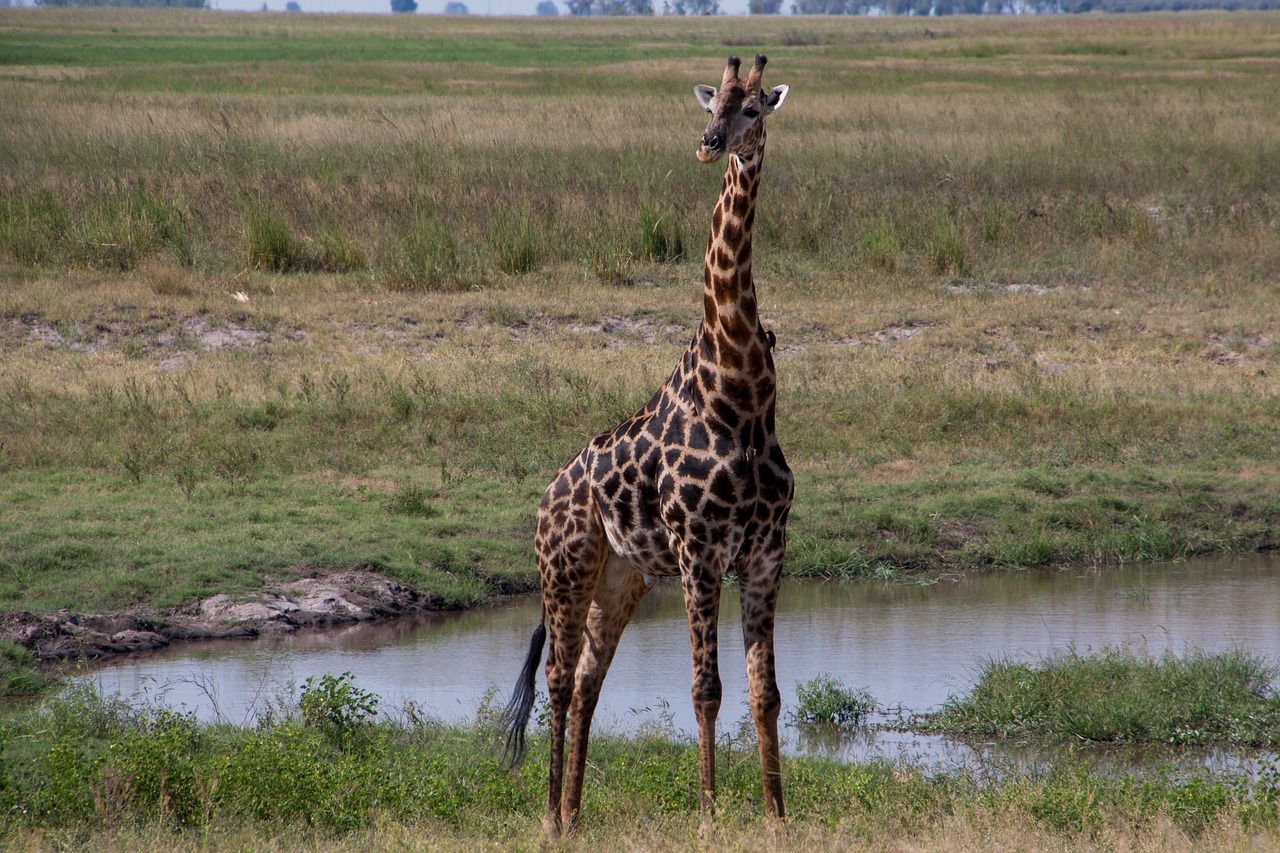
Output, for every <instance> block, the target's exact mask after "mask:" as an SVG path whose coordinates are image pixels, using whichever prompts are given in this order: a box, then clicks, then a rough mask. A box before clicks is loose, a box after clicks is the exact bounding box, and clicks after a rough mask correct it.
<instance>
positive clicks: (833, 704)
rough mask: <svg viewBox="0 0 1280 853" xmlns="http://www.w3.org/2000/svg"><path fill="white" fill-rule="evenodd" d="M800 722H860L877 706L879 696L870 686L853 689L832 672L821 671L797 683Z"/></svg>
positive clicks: (795, 716) (795, 717)
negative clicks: (833, 675)
mask: <svg viewBox="0 0 1280 853" xmlns="http://www.w3.org/2000/svg"><path fill="white" fill-rule="evenodd" d="M796 703H797V704H796V710H795V712H794V713H793V714H792V718H793V720H794V721H795V722H796V723H798V724H805V723H808V724H817V725H830V726H837V727H840V728H845V727H849V726H856V725H859V724H861V723H862V721H863V720H864V719H866V717H867V715H868V714H870V713H871V712H873V711H874V710H875V709H876V700H875V698H874V697H873V696H872V695H871V694H870V693H869V692H867V691H866V690H853V689H850V688H849V687H846V686H845V685H844V683H843V682H841V681H839V680H838V679H836V678H833V677H832V676H830V675H826V674H822V675H818V676H817V677H816V678H813V679H811V680H809V681H804V682H801V683H799V684H797V685H796Z"/></svg>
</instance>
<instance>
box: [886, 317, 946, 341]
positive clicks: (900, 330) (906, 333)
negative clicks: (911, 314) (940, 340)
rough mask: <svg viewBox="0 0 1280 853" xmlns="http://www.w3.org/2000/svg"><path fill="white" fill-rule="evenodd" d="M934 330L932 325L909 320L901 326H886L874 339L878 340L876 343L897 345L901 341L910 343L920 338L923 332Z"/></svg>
mask: <svg viewBox="0 0 1280 853" xmlns="http://www.w3.org/2000/svg"><path fill="white" fill-rule="evenodd" d="M932 328H933V324H932V323H925V322H916V321H914V320H908V321H907V322H906V323H903V324H902V325H900V326H885V327H884V328H883V329H881V330H880V331H878V332H876V333H875V335H873V337H874V338H875V339H876V343H881V344H896V343H899V342H901V341H909V340H912V339H914V338H918V337H920V335H921V334H922V333H923V332H925V331H927V330H929V329H932Z"/></svg>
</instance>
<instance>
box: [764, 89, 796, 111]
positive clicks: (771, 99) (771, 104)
mask: <svg viewBox="0 0 1280 853" xmlns="http://www.w3.org/2000/svg"><path fill="white" fill-rule="evenodd" d="M790 91H791V87H790V86H774V87H773V90H772V91H771V92H768V93H767V94H766V95H765V96H764V97H763V98H761V99H760V100H761V102H763V103H764V111H765V114H766V115H767V114H769V113H771V112H774V111H775V110H777V109H778V108H779V107H781V106H782V102H783V101H785V100H786V99H787V92H790Z"/></svg>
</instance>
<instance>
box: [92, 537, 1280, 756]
mask: <svg viewBox="0 0 1280 853" xmlns="http://www.w3.org/2000/svg"><path fill="white" fill-rule="evenodd" d="M738 607H739V601H738V596H737V591H736V590H735V589H733V588H732V587H728V588H726V590H725V594H724V596H723V601H722V607H721V644H720V648H721V677H722V680H723V682H724V703H723V706H722V710H721V717H720V719H721V721H722V723H721V731H722V732H730V731H732V727H733V726H735V725H736V723H737V722H738V720H740V719H741V718H742V717H743V716H744V715H745V714H746V713H747V704H746V695H747V694H746V678H745V672H744V665H743V662H742V654H741V645H740V643H739V642H737V641H736V639H735V638H736V637H737V636H740V621H739V617H738ZM538 612H539V610H538V602H537V600H536V598H535V597H529V598H526V599H522V600H519V601H514V602H510V603H508V604H507V605H505V606H502V607H498V608H492V609H487V610H483V611H472V612H468V613H461V614H432V615H430V616H423V617H419V618H413V619H401V620H397V621H392V622H386V623H381V624H376V625H358V626H351V627H348V628H340V629H336V630H329V631H323V632H319V631H313V632H304V633H300V634H296V635H292V636H285V637H274V638H264V639H260V640H256V641H252V642H244V641H238V642H237V641H226V642H210V643H201V644H185V645H181V646H180V647H178V648H176V649H171V650H166V651H164V652H160V653H157V654H154V655H150V656H146V657H134V658H129V659H126V660H121V661H115V662H111V663H109V664H108V665H107V666H105V667H104V668H102V669H100V670H98V671H97V673H96V674H95V676H94V677H95V678H96V679H97V681H98V682H99V684H100V686H101V687H102V689H103V690H105V691H107V692H119V693H121V694H123V695H126V696H131V695H135V694H138V695H147V696H150V697H160V698H162V699H163V701H164V702H166V703H167V704H169V705H171V706H174V707H184V708H187V709H191V710H194V711H195V712H196V713H197V714H198V715H199V716H200V717H201V718H204V719H214V718H217V717H219V716H221V717H222V718H223V719H227V720H230V721H233V722H249V721H252V720H253V717H254V715H255V713H258V712H261V711H262V710H263V708H265V707H266V706H267V705H269V704H270V703H271V701H273V699H274V697H277V696H278V695H280V694H281V693H284V694H288V693H289V692H290V690H291V689H292V688H291V686H296V685H297V684H300V683H301V682H302V681H303V680H304V679H306V678H307V677H308V676H312V675H317V676H318V675H321V674H324V673H335V674H336V673H341V672H345V671H348V670H349V671H351V672H353V673H355V676H356V681H357V684H358V685H359V686H360V687H361V688H363V689H365V690H369V691H372V692H374V693H377V694H378V695H380V696H381V697H382V706H381V707H382V708H384V709H392V708H396V707H403V706H404V704H405V703H407V702H412V703H414V704H415V705H416V706H417V707H419V708H422V709H424V710H426V711H427V712H429V713H432V714H435V715H437V716H439V717H441V718H443V719H445V720H460V719H466V718H469V717H471V716H472V715H473V714H474V712H475V710H476V708H477V706H478V705H479V703H480V702H481V701H482V700H483V698H484V695H485V693H486V691H488V690H491V689H492V690H496V691H498V692H499V693H500V694H501V696H502V698H503V699H505V696H506V694H507V693H508V691H509V690H510V689H511V686H512V685H513V684H514V681H515V677H516V673H517V672H518V670H519V668H520V664H521V662H522V658H523V655H524V653H525V650H526V649H527V643H528V637H529V633H530V631H531V630H532V629H533V627H534V626H535V625H536V624H537V621H538ZM776 645H777V659H778V672H779V676H780V677H779V682H780V683H779V686H780V687H781V688H782V690H783V701H784V703H786V704H787V705H791V706H793V705H794V703H795V685H796V683H797V682H801V681H806V680H808V679H811V678H813V677H815V676H817V675H819V674H821V673H827V674H830V675H833V676H835V677H836V678H839V679H841V680H843V681H844V682H845V683H846V684H847V685H849V686H850V687H865V688H867V689H868V690H869V691H870V692H871V693H872V695H874V696H875V697H876V699H877V700H878V701H879V702H880V704H881V705H882V706H900V707H901V708H903V709H905V710H907V711H924V710H928V709H931V708H934V707H936V706H938V705H939V704H940V703H941V702H943V701H944V700H945V699H946V698H947V696H948V695H949V694H952V693H955V694H961V693H964V692H965V691H967V690H968V688H969V687H970V686H971V685H972V684H973V682H974V680H975V677H976V675H977V673H978V671H979V669H980V668H981V666H982V664H983V663H984V662H985V661H988V660H992V659H999V658H1004V657H1015V658H1020V659H1026V658H1034V657H1037V656H1040V655H1045V654H1049V653H1051V652H1053V651H1055V650H1061V649H1064V648H1067V647H1069V646H1074V647H1075V648H1076V650H1077V651H1079V652H1081V653H1087V652H1089V651H1090V650H1094V649H1098V648H1101V647H1104V646H1115V645H1125V646H1129V647H1132V648H1136V649H1142V650H1146V651H1148V652H1150V653H1151V654H1153V655H1159V654H1160V653H1162V652H1163V651H1165V650H1166V649H1168V650H1172V651H1174V652H1181V651H1182V650H1183V649H1184V648H1187V647H1197V648H1201V649H1204V650H1206V651H1210V652H1215V651H1223V650H1226V649H1229V648H1232V647H1240V648H1243V649H1246V650H1248V651H1250V652H1252V653H1254V654H1257V655H1262V656H1265V657H1266V658H1267V659H1268V660H1269V661H1271V662H1272V663H1280V560H1276V559H1268V558H1253V559H1246V560H1233V559H1226V560H1198V561H1195V562H1189V563H1183V564H1153V565H1143V566H1135V567H1126V568H1123V569H1105V570H1081V571H1069V572H1053V573H1044V572H1023V573H993V574H984V575H965V576H961V577H957V578H952V579H946V580H942V581H940V582H937V583H931V584H928V585H917V584H910V583H891V582H858V583H800V582H789V583H786V584H784V586H783V594H782V596H781V599H780V601H779V611H778V618H777V629H776ZM691 673H692V666H691V663H690V659H689V640H688V631H687V629H686V627H685V617H684V608H683V603H682V601H681V597H680V592H679V589H678V587H674V586H671V585H660V586H659V587H658V588H657V589H655V590H654V591H653V592H652V593H651V594H650V595H649V596H648V597H647V598H646V599H645V601H644V602H643V603H642V605H641V608H640V610H639V611H638V612H637V614H636V618H635V619H634V621H633V622H632V624H631V625H630V626H629V627H628V629H627V632H626V634H625V635H624V637H623V640H622V644H621V646H620V648H619V650H618V654H617V657H616V659H615V661H614V664H613V667H612V669H611V670H610V672H609V676H608V678H607V679H606V681H605V685H604V689H603V692H602V694H601V703H600V708H599V711H598V712H597V720H598V721H599V723H598V725H600V726H603V727H607V728H609V729H612V730H614V731H634V730H636V729H637V728H639V727H641V726H645V725H647V726H651V727H652V726H655V725H657V726H664V727H667V728H672V727H674V728H675V729H676V730H678V731H682V732H685V733H688V732H692V731H694V730H695V724H694V721H693V712H692V707H691V703H690V700H689V684H690V678H691ZM787 739H788V742H787V744H786V746H787V749H788V750H789V751H790V752H792V753H797V752H814V751H817V752H820V753H822V754H829V755H836V756H840V757H866V756H871V755H879V756H884V757H887V758H891V759H898V758H912V759H918V760H923V761H925V762H926V763H929V762H932V761H941V762H943V763H956V762H959V763H964V761H965V760H966V759H972V758H973V757H974V756H975V755H980V754H981V753H982V752H983V750H984V747H981V746H979V747H976V748H975V747H972V746H965V745H961V744H955V743H951V742H947V741H945V740H943V739H941V738H933V737H925V736H920V735H913V734H907V733H902V732H896V731H886V730H874V731H871V732H870V733H867V734H865V735H860V736H859V737H857V738H853V739H852V740H845V741H841V742H838V743H832V742H827V741H822V740H820V739H819V740H814V739H812V738H810V737H809V736H808V735H806V734H804V733H802V732H799V731H797V730H796V729H795V728H789V729H788V731H787ZM990 749H995V748H994V747H992V748H990ZM1001 750H1003V752H1002V753H1001V755H1000V760H1005V759H1006V758H1008V759H1009V760H1013V761H1015V762H1019V763H1021V762H1025V761H1027V760H1038V759H1035V758H1025V757H1019V755H1018V753H1017V750H1016V749H1015V748H1009V747H1001ZM988 751H990V750H988ZM1094 752H1095V754H1098V755H1102V751H1099V750H1095V751H1094ZM1180 754H1185V753H1180ZM1206 760H1214V761H1216V760H1223V759H1221V758H1209V759H1206Z"/></svg>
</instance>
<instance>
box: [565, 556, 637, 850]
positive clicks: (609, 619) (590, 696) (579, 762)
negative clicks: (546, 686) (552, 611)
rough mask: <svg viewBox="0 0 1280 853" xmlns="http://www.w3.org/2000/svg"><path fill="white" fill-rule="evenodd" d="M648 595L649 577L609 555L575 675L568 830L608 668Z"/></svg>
mask: <svg viewBox="0 0 1280 853" xmlns="http://www.w3.org/2000/svg"><path fill="white" fill-rule="evenodd" d="M648 591H649V586H648V584H646V583H645V580H644V575H642V574H641V573H640V572H638V571H636V570H635V568H633V567H632V566H631V564H630V563H627V562H626V561H625V560H623V559H622V558H620V557H618V556H617V555H616V554H610V557H609V558H608V559H607V561H606V562H605V567H604V572H603V574H602V575H601V578H600V582H599V583H598V584H597V585H596V590H595V596H594V600H593V601H592V603H591V609H590V611H589V612H588V614H587V625H586V631H585V632H584V635H583V648H582V653H581V655H580V657H579V658H578V666H577V670H576V671H575V673H574V691H573V702H572V704H571V706H570V709H569V764H568V771H567V775H566V781H565V792H564V797H563V800H562V806H561V820H562V822H563V826H564V827H565V829H566V831H568V832H572V831H573V829H574V828H575V826H576V825H577V822H578V810H579V808H580V807H581V805H582V782H583V776H584V774H585V772H586V765H587V740H588V738H589V737H590V734H591V719H592V716H593V715H594V713H595V709H596V703H597V702H598V701H599V699H600V688H601V686H602V685H603V684H604V678H605V675H606V674H607V673H608V671H609V664H611V663H612V662H613V655H614V652H616V651H617V649H618V641H619V640H620V639H621V638H622V631H623V629H624V628H626V626H627V623H628V622H630V621H631V617H632V616H633V615H634V614H635V612H636V606H637V605H639V603H640V599H642V598H644V595H645V593H646V592H648Z"/></svg>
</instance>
